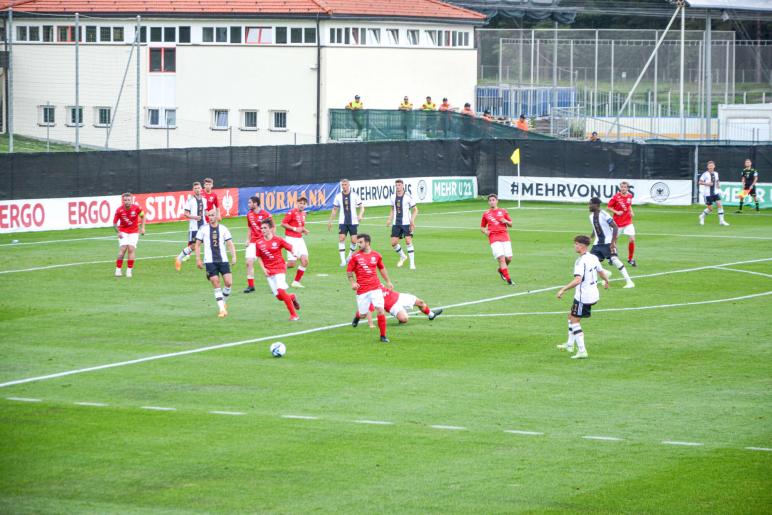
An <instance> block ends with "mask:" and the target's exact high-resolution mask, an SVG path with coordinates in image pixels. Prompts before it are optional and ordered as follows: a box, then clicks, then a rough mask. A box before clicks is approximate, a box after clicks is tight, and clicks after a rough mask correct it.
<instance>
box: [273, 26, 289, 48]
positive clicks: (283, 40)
mask: <svg viewBox="0 0 772 515" xmlns="http://www.w3.org/2000/svg"><path fill="white" fill-rule="evenodd" d="M275 40H276V44H277V45H286V44H287V27H276V38H275Z"/></svg>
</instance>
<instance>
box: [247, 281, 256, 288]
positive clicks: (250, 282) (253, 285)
mask: <svg viewBox="0 0 772 515" xmlns="http://www.w3.org/2000/svg"><path fill="white" fill-rule="evenodd" d="M247 286H249V287H250V288H254V287H255V280H254V279H247Z"/></svg>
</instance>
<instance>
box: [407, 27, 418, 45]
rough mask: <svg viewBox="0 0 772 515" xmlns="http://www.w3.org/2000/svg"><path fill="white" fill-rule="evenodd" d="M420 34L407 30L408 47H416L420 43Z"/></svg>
mask: <svg viewBox="0 0 772 515" xmlns="http://www.w3.org/2000/svg"><path fill="white" fill-rule="evenodd" d="M420 37H421V36H420V33H419V32H418V31H417V30H412V29H409V30H408V31H407V43H408V45H412V46H417V45H418V42H419V41H420Z"/></svg>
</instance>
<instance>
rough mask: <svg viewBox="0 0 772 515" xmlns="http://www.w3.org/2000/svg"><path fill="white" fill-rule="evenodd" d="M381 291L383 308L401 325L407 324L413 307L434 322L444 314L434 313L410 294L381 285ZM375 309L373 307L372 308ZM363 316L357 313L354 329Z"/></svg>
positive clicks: (353, 323) (440, 311) (435, 311)
mask: <svg viewBox="0 0 772 515" xmlns="http://www.w3.org/2000/svg"><path fill="white" fill-rule="evenodd" d="M381 291H382V292H383V308H384V309H385V310H386V311H388V312H389V313H391V315H392V316H393V317H394V318H396V319H397V320H399V323H400V324H407V321H408V314H407V310H408V309H412V308H413V306H415V307H417V308H418V309H420V310H421V313H423V314H424V315H426V316H427V317H429V320H434V319H435V318H437V317H438V316H440V315H441V314H442V309H437V310H434V311H432V310H431V308H429V305H428V304H427V303H426V302H424V301H423V300H421V299H419V298H418V297H416V296H415V295H412V294H410V293H399V292H398V291H394V290H391V289H389V288H387V287H385V286H384V285H381ZM370 308H371V309H373V306H372V305H371V306H370ZM362 316H364V315H361V314H360V313H359V311H357V313H356V315H354V320H353V321H352V322H351V325H352V326H353V327H356V326H357V325H359V320H360V319H361V318H362Z"/></svg>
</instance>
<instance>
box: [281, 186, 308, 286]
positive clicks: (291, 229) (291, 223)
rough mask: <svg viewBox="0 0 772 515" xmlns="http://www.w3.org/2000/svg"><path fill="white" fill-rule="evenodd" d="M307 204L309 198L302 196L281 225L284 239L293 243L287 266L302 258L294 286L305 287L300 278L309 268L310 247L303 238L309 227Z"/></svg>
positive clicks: (291, 265)
mask: <svg viewBox="0 0 772 515" xmlns="http://www.w3.org/2000/svg"><path fill="white" fill-rule="evenodd" d="M307 205H308V199H307V198H306V197H300V198H299V199H298V201H297V206H296V207H294V208H293V209H291V210H290V211H289V213H287V214H286V215H284V219H283V220H282V221H281V226H282V227H284V239H285V240H287V243H289V244H290V245H292V253H291V254H289V255H288V256H287V268H294V267H295V263H297V261H298V260H300V265H299V266H298V270H297V272H295V280H294V281H292V287H293V288H303V287H304V286H303V285H302V284H300V280H301V279H302V278H303V274H304V273H305V272H306V268H308V247H306V242H305V240H304V239H303V235H304V234H308V229H306V206H307Z"/></svg>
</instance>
